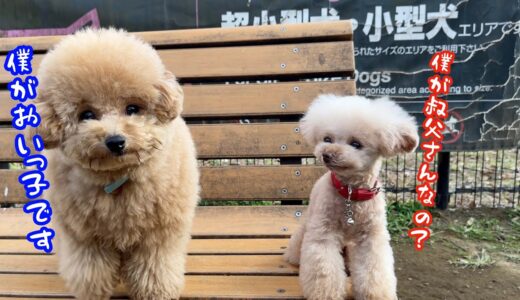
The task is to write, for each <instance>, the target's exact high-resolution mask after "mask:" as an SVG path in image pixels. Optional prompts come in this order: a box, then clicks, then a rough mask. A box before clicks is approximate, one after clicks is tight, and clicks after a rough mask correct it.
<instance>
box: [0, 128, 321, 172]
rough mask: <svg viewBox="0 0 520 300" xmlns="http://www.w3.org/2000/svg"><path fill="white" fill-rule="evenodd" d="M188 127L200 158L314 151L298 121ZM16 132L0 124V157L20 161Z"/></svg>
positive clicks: (302, 154) (307, 154)
mask: <svg viewBox="0 0 520 300" xmlns="http://www.w3.org/2000/svg"><path fill="white" fill-rule="evenodd" d="M190 130H191V133H192V134H193V139H194V140H195V144H196V147H197V154H198V157H199V158H201V159H203V158H239V157H242V158H247V157H252V158H255V157H256V158H259V157H268V158H271V157H287V156H312V155H313V154H312V148H311V147H309V146H308V145H307V144H306V143H305V141H304V140H303V137H302V135H301V134H300V133H299V129H298V123H293V122H290V123H256V124H214V125H190ZM17 133H20V131H17V130H15V129H11V128H0V161H11V162H13V161H20V158H19V157H18V155H17V154H16V151H15V149H14V144H13V141H14V137H15V136H16V134H17ZM29 144H30V143H29Z"/></svg>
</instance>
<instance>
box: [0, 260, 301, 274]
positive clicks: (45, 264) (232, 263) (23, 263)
mask: <svg viewBox="0 0 520 300" xmlns="http://www.w3.org/2000/svg"><path fill="white" fill-rule="evenodd" d="M2 273H17V274H30V273H32V274H58V257H57V256H56V255H30V256H27V255H0V274H2ZM186 274H189V275H297V274H298V269H297V268H295V267H294V266H292V265H290V264H288V263H286V262H285V261H284V260H283V258H282V256H281V255H189V256H188V258H187V261H186Z"/></svg>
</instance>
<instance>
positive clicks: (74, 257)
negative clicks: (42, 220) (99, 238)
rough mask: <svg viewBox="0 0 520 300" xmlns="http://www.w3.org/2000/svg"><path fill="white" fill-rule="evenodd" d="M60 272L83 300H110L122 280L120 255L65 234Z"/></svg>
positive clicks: (61, 243) (71, 288)
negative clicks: (119, 274)
mask: <svg viewBox="0 0 520 300" xmlns="http://www.w3.org/2000/svg"><path fill="white" fill-rule="evenodd" d="M60 239H61V240H60V248H59V250H60V251H59V252H58V256H59V271H60V275H61V276H62V277H63V279H64V280H65V283H66V285H67V287H68V288H69V290H70V291H71V292H72V293H73V294H74V296H75V297H76V298H77V299H80V300H108V299H110V296H111V295H112V292H113V290H114V286H115V284H116V282H117V280H118V279H119V277H118V271H119V265H120V256H119V254H118V253H117V252H115V251H113V250H111V249H106V248H103V247H101V246H100V245H97V244H79V243H77V242H75V241H74V240H73V239H70V238H68V237H67V235H66V234H65V233H64V232H63V231H62V232H61V236H60Z"/></svg>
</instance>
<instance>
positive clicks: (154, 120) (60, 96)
mask: <svg viewBox="0 0 520 300" xmlns="http://www.w3.org/2000/svg"><path fill="white" fill-rule="evenodd" d="M38 78H39V81H40V84H39V90H38V92H39V93H38V98H37V99H36V103H37V108H38V113H39V114H40V116H41V118H42V122H41V124H40V126H39V127H38V128H37V129H36V130H35V131H34V132H32V134H39V135H41V136H42V138H43V141H44V144H45V147H46V148H47V149H51V148H59V149H60V150H61V151H62V152H63V154H64V155H65V156H66V157H68V158H70V159H71V160H72V161H74V162H76V163H78V164H80V165H81V166H82V167H84V168H87V169H91V170H94V171H112V170H122V169H128V168H133V167H137V166H138V165H140V164H142V163H145V162H146V161H147V160H148V159H149V158H150V157H152V156H153V154H154V153H155V151H156V150H157V149H160V148H161V144H162V139H163V137H164V136H167V134H166V130H167V125H168V124H169V123H170V122H172V121H173V120H174V119H175V118H176V117H177V116H178V115H179V114H180V113H181V110H182V103H183V92H182V90H181V87H180V85H179V84H178V83H177V81H176V78H175V77H174V76H173V75H172V74H171V73H169V72H168V71H166V69H165V67H164V65H163V63H162V62H161V59H160V58H159V55H158V54H157V52H156V51H155V50H154V49H153V48H152V47H151V46H150V45H149V44H147V43H145V42H143V41H141V40H140V39H138V38H136V37H134V36H132V35H130V34H129V33H127V32H124V31H122V30H115V29H101V30H90V29H89V30H84V31H80V32H78V33H76V34H74V35H71V36H68V37H66V38H64V39H63V40H62V41H61V42H60V43H58V44H57V45H56V47H55V48H54V49H53V50H51V51H50V52H49V53H48V54H47V55H45V57H44V58H43V60H42V62H41V65H40V69H39V74H38Z"/></svg>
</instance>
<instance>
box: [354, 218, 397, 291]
mask: <svg viewBox="0 0 520 300" xmlns="http://www.w3.org/2000/svg"><path fill="white" fill-rule="evenodd" d="M374 231H375V232H377V233H373V234H370V233H369V234H368V235H367V236H368V238H366V239H364V240H363V241H361V242H360V243H358V244H356V245H355V246H352V247H349V248H348V255H349V257H348V258H349V269H350V273H351V277H352V289H353V292H354V298H355V299H366V300H376V299H377V300H397V294H396V288H397V287H396V286H397V280H396V278H395V273H394V257H393V254H392V247H391V246H390V236H389V234H388V232H387V231H386V229H384V228H383V229H381V228H378V229H377V230H374Z"/></svg>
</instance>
